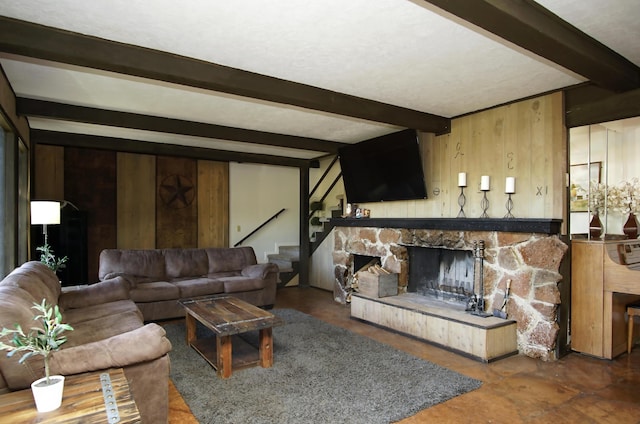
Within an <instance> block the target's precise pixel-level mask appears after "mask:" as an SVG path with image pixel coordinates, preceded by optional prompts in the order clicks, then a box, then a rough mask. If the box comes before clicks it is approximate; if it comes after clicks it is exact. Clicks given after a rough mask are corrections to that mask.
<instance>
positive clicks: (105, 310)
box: [62, 300, 142, 323]
mask: <svg viewBox="0 0 640 424" xmlns="http://www.w3.org/2000/svg"><path fill="white" fill-rule="evenodd" d="M123 312H133V313H137V314H138V315H139V316H140V319H142V313H141V312H140V310H139V309H138V307H137V306H136V304H135V303H133V301H131V300H116V301H115V302H109V303H101V304H99V305H93V306H87V307H84V308H77V309H67V310H65V311H64V312H63V313H62V319H63V322H74V323H79V322H82V321H90V320H92V319H96V318H101V317H105V316H109V315H116V314H121V313H123Z"/></svg>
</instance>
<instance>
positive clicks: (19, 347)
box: [0, 299, 73, 384]
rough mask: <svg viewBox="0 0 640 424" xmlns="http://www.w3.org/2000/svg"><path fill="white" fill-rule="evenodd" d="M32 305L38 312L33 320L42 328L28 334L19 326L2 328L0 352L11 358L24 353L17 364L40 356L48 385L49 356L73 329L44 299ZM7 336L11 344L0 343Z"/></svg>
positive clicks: (58, 310)
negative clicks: (9, 337) (42, 359)
mask: <svg viewBox="0 0 640 424" xmlns="http://www.w3.org/2000/svg"><path fill="white" fill-rule="evenodd" d="M33 305H34V306H32V309H35V310H36V311H38V312H39V314H38V315H36V316H35V317H34V318H33V320H34V321H40V323H41V324H42V328H40V327H31V329H30V331H29V333H28V334H25V332H24V331H23V330H22V328H21V327H20V325H19V324H16V326H15V329H8V328H3V329H2V331H0V350H6V351H8V353H7V356H13V355H14V354H16V353H17V352H26V353H25V354H24V355H22V357H21V358H20V360H19V361H18V362H19V363H23V362H24V361H26V360H27V359H29V358H30V357H32V356H34V355H42V357H43V358H44V373H45V377H46V379H47V384H49V355H50V354H51V352H52V351H54V350H58V349H59V348H60V345H62V344H63V343H65V342H66V341H67V337H66V336H63V335H62V333H64V332H65V331H73V327H71V326H70V325H69V324H63V323H62V314H61V313H60V309H59V308H58V305H54V306H50V305H47V302H46V300H45V299H42V303H41V304H38V303H34V304H33ZM9 335H13V336H12V338H11V344H7V343H5V342H4V341H2V338H5V337H6V336H9Z"/></svg>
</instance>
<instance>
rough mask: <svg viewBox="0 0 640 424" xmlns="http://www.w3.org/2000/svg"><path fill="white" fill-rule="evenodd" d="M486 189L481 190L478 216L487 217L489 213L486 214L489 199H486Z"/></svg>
mask: <svg viewBox="0 0 640 424" xmlns="http://www.w3.org/2000/svg"><path fill="white" fill-rule="evenodd" d="M487 191H488V190H482V200H481V201H480V207H481V208H482V215H480V218H489V215H487V209H489V199H487Z"/></svg>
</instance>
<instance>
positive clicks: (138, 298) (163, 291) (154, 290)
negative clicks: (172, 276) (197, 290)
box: [129, 281, 180, 302]
mask: <svg viewBox="0 0 640 424" xmlns="http://www.w3.org/2000/svg"><path fill="white" fill-rule="evenodd" d="M129 295H130V296H131V300H133V301H134V302H155V301H158V300H173V299H179V298H180V289H178V287H176V286H175V285H174V284H171V283H168V282H166V281H155V282H153V283H142V284H138V285H137V286H136V287H135V288H132V289H131V290H130V291H129Z"/></svg>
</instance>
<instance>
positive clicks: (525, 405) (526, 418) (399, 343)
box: [169, 287, 640, 424]
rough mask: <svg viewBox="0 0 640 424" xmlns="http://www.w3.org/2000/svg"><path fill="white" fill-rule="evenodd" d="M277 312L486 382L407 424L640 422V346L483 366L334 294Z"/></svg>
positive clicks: (175, 411) (184, 414)
mask: <svg viewBox="0 0 640 424" xmlns="http://www.w3.org/2000/svg"><path fill="white" fill-rule="evenodd" d="M276 308H293V309H297V310H299V311H302V312H305V313H307V314H310V315H313V316H315V317H316V318H319V319H321V320H323V321H326V322H329V323H331V324H334V325H338V326H341V327H344V328H347V329H349V330H350V331H353V332H354V333H359V334H362V335H364V336H367V337H370V338H372V339H375V340H377V341H379V342H381V343H386V344H389V345H391V346H393V347H395V348H397V349H400V350H403V351H405V352H407V353H410V354H412V355H415V356H418V357H420V358H423V359H426V360H429V361H431V362H434V363H437V364H439V365H441V366H443V367H446V368H449V369H452V370H455V371H457V372H459V373H461V374H464V375H467V376H469V377H473V378H477V379H479V380H482V381H483V385H482V387H481V388H480V389H478V390H475V391H473V392H470V393H467V394H464V395H462V396H458V397H456V398H454V399H451V400H449V401H447V402H444V403H441V404H439V405H436V406H434V407H431V408H428V409H425V410H423V411H421V412H419V413H418V414H416V415H415V416H413V417H409V418H407V419H405V420H403V421H401V423H403V424H409V423H427V422H428V423H509V424H517V423H612V424H613V423H615V424H621V423H636V424H638V423H640V346H636V348H635V349H634V350H633V351H632V352H631V355H627V354H626V353H625V354H623V355H621V356H620V357H618V358H617V359H615V360H613V361H608V360H602V359H595V358H590V357H587V356H584V355H581V354H577V353H572V354H570V355H567V356H565V357H564V358H561V359H560V360H558V361H555V362H542V361H539V360H535V359H531V358H528V357H525V356H522V355H518V356H513V357H509V358H506V359H502V360H499V361H496V362H493V363H491V364H484V363H480V362H477V361H474V360H472V359H468V358H465V357H463V356H460V355H458V354H455V353H452V352H448V351H446V350H444V349H440V348H438V347H435V346H431V345H429V344H427V343H424V342H421V341H419V340H416V339H413V338H410V337H406V336H402V335H400V334H398V333H395V332H392V331H386V330H384V329H381V328H378V327H375V326H373V325H370V324H367V323H364V322H361V321H358V320H354V319H351V318H350V316H349V306H345V305H340V304H338V303H336V302H334V301H333V294H332V293H330V292H328V291H324V290H319V289H314V288H299V287H288V288H283V289H280V290H279V291H278V295H277V302H276ZM277 360H278V358H277V357H276V358H275V361H277ZM212 377H213V378H215V375H214V373H213V371H212ZM169 397H170V405H169V421H170V422H171V423H176V424H187V423H189V424H190V423H197V420H196V419H195V418H194V417H193V415H192V414H191V412H190V411H189V408H188V406H187V405H186V404H185V403H184V401H183V400H182V397H181V396H180V394H179V393H178V391H177V390H175V388H174V387H173V384H170V396H169ZM345 422H348V420H345Z"/></svg>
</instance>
